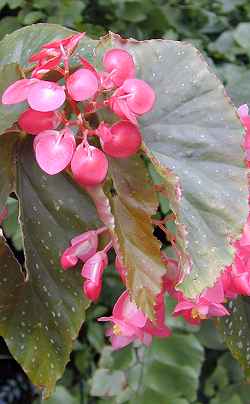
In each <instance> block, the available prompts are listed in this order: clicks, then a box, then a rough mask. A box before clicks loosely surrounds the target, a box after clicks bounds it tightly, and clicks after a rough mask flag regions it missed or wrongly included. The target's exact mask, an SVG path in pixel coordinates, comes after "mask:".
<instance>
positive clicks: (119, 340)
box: [110, 335, 137, 350]
mask: <svg viewBox="0 0 250 404" xmlns="http://www.w3.org/2000/svg"><path fill="white" fill-rule="evenodd" d="M136 338H137V337H136V336H132V337H127V336H123V335H112V336H111V337H110V342H111V344H112V347H113V348H114V350H117V349H121V348H124V347H125V346H127V345H129V344H131V342H133V341H135V340H136Z"/></svg>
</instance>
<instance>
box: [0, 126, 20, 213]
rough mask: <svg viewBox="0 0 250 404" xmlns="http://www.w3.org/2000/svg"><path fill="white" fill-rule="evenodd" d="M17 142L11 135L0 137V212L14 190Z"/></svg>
mask: <svg viewBox="0 0 250 404" xmlns="http://www.w3.org/2000/svg"><path fill="white" fill-rule="evenodd" d="M17 141H18V138H17V136H16V135H15V134H13V133H9V134H7V135H3V136H1V137H0V212H1V211H2V210H3V208H4V206H5V204H6V201H7V198H8V196H9V194H10V193H11V192H12V191H13V189H14V182H15V168H14V166H15V157H16V145H17Z"/></svg>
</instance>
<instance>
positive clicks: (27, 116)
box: [2, 34, 155, 186]
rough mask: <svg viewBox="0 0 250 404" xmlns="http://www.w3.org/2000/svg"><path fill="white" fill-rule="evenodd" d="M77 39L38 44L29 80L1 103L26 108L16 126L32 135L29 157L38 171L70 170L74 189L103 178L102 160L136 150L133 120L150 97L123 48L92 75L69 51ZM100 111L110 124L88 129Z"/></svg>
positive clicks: (150, 102) (137, 134) (152, 97)
mask: <svg viewBox="0 0 250 404" xmlns="http://www.w3.org/2000/svg"><path fill="white" fill-rule="evenodd" d="M83 36H84V34H77V35H73V36H70V37H68V38H65V39H62V40H56V41H54V42H50V43H48V44H45V45H43V46H42V48H41V50H40V51H39V52H38V53H36V54H34V55H32V56H31V57H30V60H29V62H30V63H33V64H34V65H33V66H34V67H33V69H31V70H32V71H31V75H30V77H29V78H23V79H22V80H18V81H16V82H15V83H13V84H11V85H10V86H9V87H8V88H7V89H6V90H5V92H4V94H3V96H2V103H3V104H6V105H10V104H17V103H21V102H26V103H27V104H28V108H27V110H26V111H25V112H23V113H22V114H21V115H20V117H19V120H18V125H19V127H20V129H21V130H23V131H25V132H26V133H28V134H31V135H34V136H35V139H34V152H35V156H36V160H37V163H38V164H39V166H40V167H41V169H42V170H44V171H45V172H46V173H47V174H49V175H54V174H57V173H59V172H61V171H62V170H64V169H67V168H68V167H69V166H70V167H71V171H72V174H73V177H74V179H75V180H76V181H77V182H78V183H79V184H80V185H82V186H85V185H86V186H95V185H97V184H100V183H102V182H103V181H104V180H105V178H106V175H107V172H108V160H107V157H106V155H109V156H112V157H114V158H127V157H129V156H131V155H133V154H135V153H136V152H137V151H138V150H139V148H140V146H141V141H142V136H141V133H140V129H139V127H138V122H137V118H138V117H140V116H141V115H143V114H145V113H146V112H148V111H150V110H151V108H152V107H153V105H154V102H155V93H154V91H153V89H152V88H151V87H150V86H149V85H148V84H147V83H146V82H145V81H143V80H139V79H137V78H136V68H135V64H134V61H133V58H132V56H131V55H130V54H129V53H128V52H126V51H125V50H123V49H110V50H107V51H106V52H105V54H104V56H103V71H97V70H96V69H95V67H94V66H93V65H92V64H91V63H90V62H89V61H88V60H87V59H85V58H83V57H81V56H79V55H78V54H77V53H76V52H75V51H76V47H77V45H78V43H79V41H80V40H81V39H82V37H83ZM72 55H74V58H78V61H79V63H78V68H77V69H75V68H74V69H73V68H71V66H70V59H71V57H72ZM51 72H54V73H56V74H54V75H53V76H54V77H57V79H56V81H48V80H47V79H46V78H48V77H49V76H50V74H51ZM106 109H109V110H111V111H112V113H113V118H112V119H113V121H114V118H115V121H116V122H115V123H113V124H110V123H108V122H103V121H101V122H99V124H97V125H96V124H94V125H92V123H91V117H93V114H95V113H96V112H98V111H99V110H106ZM94 137H96V138H97V140H98V142H99V145H100V146H99V147H98V146H96V140H95V139H94Z"/></svg>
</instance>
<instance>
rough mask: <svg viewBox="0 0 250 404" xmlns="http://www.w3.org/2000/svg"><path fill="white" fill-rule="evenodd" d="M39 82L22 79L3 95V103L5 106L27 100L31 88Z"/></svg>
mask: <svg viewBox="0 0 250 404" xmlns="http://www.w3.org/2000/svg"><path fill="white" fill-rule="evenodd" d="M36 82H37V79H22V80H17V81H15V83H13V84H11V85H10V86H9V87H7V89H6V90H5V91H4V93H3V95H2V103H3V104H5V105H11V104H18V103H19V102H23V101H25V100H26V99H27V97H28V94H29V91H30V87H31V86H33V85H34V84H35V83H36Z"/></svg>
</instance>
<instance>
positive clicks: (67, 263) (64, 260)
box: [60, 247, 78, 270]
mask: <svg viewBox="0 0 250 404" xmlns="http://www.w3.org/2000/svg"><path fill="white" fill-rule="evenodd" d="M77 262H78V258H77V257H76V256H75V255H73V254H72V251H71V247H69V248H66V250H65V251H64V252H63V255H62V256H61V258H60V264H61V267H62V269H64V270H66V269H69V268H71V267H74V266H75V265H76V264H77Z"/></svg>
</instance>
